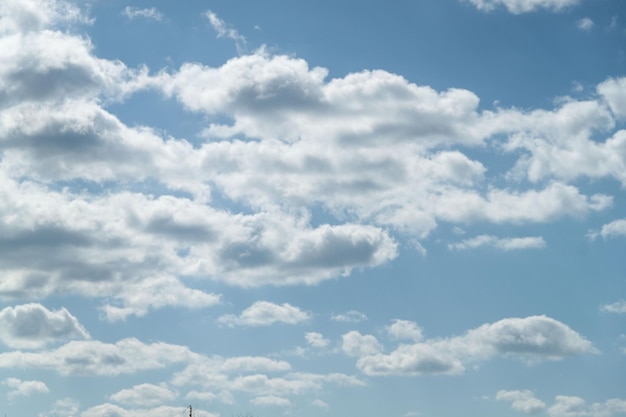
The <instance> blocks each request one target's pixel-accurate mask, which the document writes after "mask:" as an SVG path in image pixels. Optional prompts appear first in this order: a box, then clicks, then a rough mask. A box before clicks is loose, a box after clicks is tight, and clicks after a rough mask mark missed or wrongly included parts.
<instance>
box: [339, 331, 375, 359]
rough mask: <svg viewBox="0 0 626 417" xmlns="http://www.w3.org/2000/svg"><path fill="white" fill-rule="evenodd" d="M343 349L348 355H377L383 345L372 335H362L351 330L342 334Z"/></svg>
mask: <svg viewBox="0 0 626 417" xmlns="http://www.w3.org/2000/svg"><path fill="white" fill-rule="evenodd" d="M342 349H343V351H344V352H345V353H346V354H347V355H348V356H357V357H358V356H366V355H375V354H377V353H379V352H381V351H382V350H383V347H382V345H381V344H380V343H379V342H378V340H377V339H376V337H374V336H372V335H369V334H367V335H362V334H361V333H359V332H357V331H354V330H353V331H351V332H348V333H346V334H344V335H343V336H342Z"/></svg>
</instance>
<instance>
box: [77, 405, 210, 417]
mask: <svg viewBox="0 0 626 417" xmlns="http://www.w3.org/2000/svg"><path fill="white" fill-rule="evenodd" d="M182 412H184V409H183V408H182V407H171V406H164V405H162V406H159V407H155V408H128V409H127V408H122V407H120V406H118V405H115V404H110V403H105V404H100V405H96V406H94V407H91V408H88V409H86V410H85V411H83V412H82V413H81V416H82V417H134V416H139V417H171V416H173V415H180V414H181V413H182ZM193 412H194V415H196V416H198V417H219V415H218V414H215V413H211V412H208V411H205V410H202V409H201V408H194V410H193Z"/></svg>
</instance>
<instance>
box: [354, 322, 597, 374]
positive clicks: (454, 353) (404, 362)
mask: <svg viewBox="0 0 626 417" xmlns="http://www.w3.org/2000/svg"><path fill="white" fill-rule="evenodd" d="M349 335H350V337H349V338H347V340H348V341H349V342H352V343H348V344H346V346H347V347H348V348H349V349H346V348H344V350H345V351H346V353H348V354H352V355H353V356H358V360H357V367H358V368H359V369H360V370H361V372H363V373H365V374H367V375H425V374H448V375H454V374H461V373H463V372H464V371H465V366H466V364H467V363H471V362H476V361H482V360H488V359H490V358H493V357H496V356H514V357H519V358H521V359H523V360H524V361H526V362H527V363H529V364H530V363H535V362H538V361H542V360H560V359H563V358H565V357H568V356H572V355H579V354H584V353H596V352H597V350H596V349H595V348H594V347H593V345H592V344H591V342H589V341H588V340H586V339H585V338H583V337H582V336H581V335H579V334H578V333H576V332H575V331H574V330H572V329H571V328H569V327H568V326H567V325H565V324H563V323H561V322H559V321H557V320H554V319H552V318H550V317H546V316H530V317H526V318H509V319H503V320H500V321H498V322H495V323H491V324H484V325H482V326H480V327H478V328H476V329H472V330H470V331H468V332H467V333H466V334H465V335H463V336H456V337H451V338H448V339H433V340H429V339H427V340H424V341H421V342H417V343H414V344H402V345H400V346H399V347H398V348H396V349H395V350H394V351H392V352H391V353H389V354H384V353H381V349H380V346H378V345H374V346H375V347H376V348H368V349H366V350H361V351H360V350H359V349H358V347H359V346H366V347H370V346H372V345H373V343H372V342H373V340H368V339H365V337H363V336H361V335H360V334H359V333H358V332H351V333H349ZM344 340H345V339H344ZM374 340H375V339H374ZM364 341H367V342H369V343H364ZM359 342H360V343H359ZM377 349H378V352H376V350H377Z"/></svg>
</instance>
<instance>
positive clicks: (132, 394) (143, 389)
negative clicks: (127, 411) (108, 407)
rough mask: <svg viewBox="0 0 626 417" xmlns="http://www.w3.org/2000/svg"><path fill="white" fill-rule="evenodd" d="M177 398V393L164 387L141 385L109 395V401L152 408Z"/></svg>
mask: <svg viewBox="0 0 626 417" xmlns="http://www.w3.org/2000/svg"><path fill="white" fill-rule="evenodd" d="M176 397H178V393H177V392H175V391H172V390H171V389H169V388H168V387H167V386H165V385H154V384H141V385H135V386H134V387H132V388H129V389H124V390H121V391H118V392H116V393H115V394H113V395H111V397H110V398H111V401H114V402H116V403H119V404H123V405H135V406H140V407H154V406H157V405H161V404H163V403H167V402H170V401H172V400H174V399H176Z"/></svg>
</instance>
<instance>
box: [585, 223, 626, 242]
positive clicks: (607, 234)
mask: <svg viewBox="0 0 626 417" xmlns="http://www.w3.org/2000/svg"><path fill="white" fill-rule="evenodd" d="M588 236H589V237H591V238H592V239H595V238H596V237H598V236H602V238H603V239H610V238H614V237H621V236H626V219H618V220H613V221H612V222H610V223H607V224H605V225H603V226H602V228H601V229H600V231H597V230H590V231H589V233H588Z"/></svg>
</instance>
